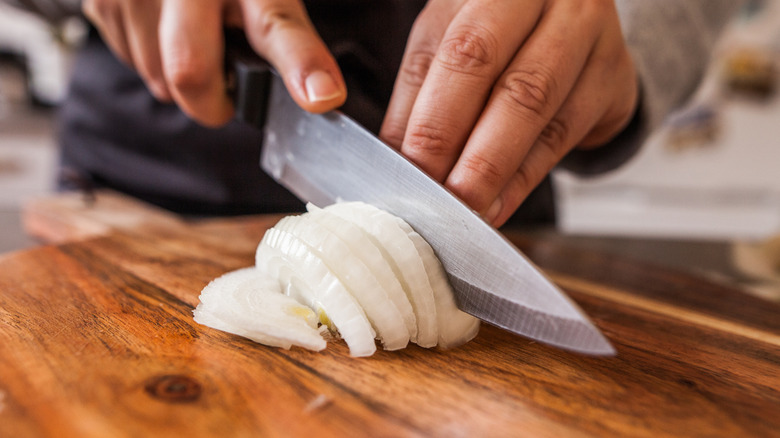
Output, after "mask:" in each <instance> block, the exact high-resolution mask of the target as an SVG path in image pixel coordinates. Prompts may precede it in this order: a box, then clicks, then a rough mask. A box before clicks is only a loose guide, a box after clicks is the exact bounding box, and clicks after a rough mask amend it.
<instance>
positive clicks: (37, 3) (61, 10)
mask: <svg viewBox="0 0 780 438" xmlns="http://www.w3.org/2000/svg"><path fill="white" fill-rule="evenodd" d="M0 3H7V4H9V5H11V6H15V7H18V8H21V9H24V10H26V11H29V12H32V13H34V14H36V15H39V16H40V17H42V18H43V19H45V20H46V21H49V22H51V23H60V22H62V21H63V20H65V19H66V18H69V17H73V16H78V15H80V14H81V0H0Z"/></svg>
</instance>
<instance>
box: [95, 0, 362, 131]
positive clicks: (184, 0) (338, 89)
mask: <svg viewBox="0 0 780 438" xmlns="http://www.w3.org/2000/svg"><path fill="white" fill-rule="evenodd" d="M82 9H83V11H84V14H85V15H86V16H87V18H88V19H89V20H90V21H91V22H92V24H94V25H95V27H96V28H97V29H98V30H99V32H100V34H101V36H102V37H103V39H104V40H105V41H106V43H107V44H108V45H109V47H110V48H111V49H112V50H113V51H114V53H115V54H116V55H117V57H118V58H119V59H121V60H122V61H124V62H125V63H126V64H128V65H129V66H131V67H132V68H134V69H135V70H136V71H137V72H138V73H139V75H140V76H141V78H142V79H143V80H144V82H145V83H146V85H147V87H148V88H149V91H150V92H151V93H152V94H153V95H154V96H155V97H156V98H158V99H159V100H161V101H168V102H170V101H173V102H175V103H176V104H177V105H178V106H179V108H181V109H182V110H183V111H184V112H185V113H186V114H188V115H189V116H190V117H192V118H193V119H195V120H196V121H198V122H200V123H201V124H203V125H206V126H220V125H223V124H225V123H227V122H228V121H229V120H230V119H231V118H232V117H233V113H234V108H233V104H232V102H231V101H230V99H229V97H228V96H227V94H226V92H225V74H224V71H223V68H224V33H223V29H224V28H225V27H226V26H228V27H241V28H243V29H244V31H245V33H246V35H247V39H248V40H249V42H250V44H251V45H252V47H253V48H254V49H255V51H256V52H257V53H258V54H259V55H260V56H262V57H264V58H265V59H266V60H267V61H268V62H269V63H270V64H271V65H273V66H274V68H275V69H276V70H277V71H278V72H279V74H280V75H281V77H282V79H283V80H284V82H285V85H286V87H287V89H288V90H289V92H290V94H291V95H292V97H293V99H294V100H295V101H296V102H297V103H298V105H300V106H301V108H303V109H305V110H307V111H311V112H325V111H329V110H331V109H334V108H337V107H339V106H341V105H342V104H343V103H344V101H345V100H346V97H347V92H346V85H345V84H344V79H343V78H342V76H341V71H340V70H339V68H338V65H337V64H336V61H335V59H334V58H333V56H332V55H331V54H330V52H329V51H328V49H327V47H326V46H325V44H324V43H323V42H322V40H321V39H320V37H319V35H318V34H317V31H316V30H315V29H314V27H313V25H312V24H311V21H310V20H309V17H308V15H307V13H306V10H305V8H304V6H303V4H302V3H301V1H300V0H145V1H141V0H84V1H83V3H82Z"/></svg>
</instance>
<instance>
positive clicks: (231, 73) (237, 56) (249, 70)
mask: <svg viewBox="0 0 780 438" xmlns="http://www.w3.org/2000/svg"><path fill="white" fill-rule="evenodd" d="M225 74H226V75H225V76H226V82H227V83H226V88H227V93H228V95H229V96H230V97H231V98H232V99H233V104H234V106H235V109H236V118H237V119H238V120H241V121H243V122H245V123H249V124H250V125H252V126H255V127H257V128H260V129H263V127H264V126H265V116H266V112H267V109H268V93H269V91H270V86H271V75H272V74H274V72H273V69H272V68H271V66H270V64H268V62H267V61H266V60H264V59H263V58H261V57H260V56H259V55H258V54H257V53H255V51H254V50H253V49H252V46H250V45H249V41H247V39H246V36H245V35H244V32H243V31H242V30H240V29H226V30H225Z"/></svg>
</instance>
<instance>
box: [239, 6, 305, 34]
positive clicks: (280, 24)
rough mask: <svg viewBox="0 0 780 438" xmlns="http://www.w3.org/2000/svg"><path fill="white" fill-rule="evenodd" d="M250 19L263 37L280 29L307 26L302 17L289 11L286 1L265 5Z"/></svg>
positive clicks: (253, 26) (252, 25)
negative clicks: (285, 4)
mask: <svg viewBox="0 0 780 438" xmlns="http://www.w3.org/2000/svg"><path fill="white" fill-rule="evenodd" d="M250 21H251V22H252V24H251V27H252V28H253V29H257V31H258V32H259V35H260V36H261V37H262V38H267V37H269V36H270V35H273V34H275V33H277V31H279V30H283V29H289V28H296V27H306V23H305V22H304V21H303V19H302V17H300V16H298V15H296V14H293V13H292V12H291V11H289V10H288V8H286V7H284V3H279V4H278V5H275V6H267V7H265V8H264V9H262V10H261V11H260V12H259V13H258V14H257V15H255V16H253V17H251V18H250Z"/></svg>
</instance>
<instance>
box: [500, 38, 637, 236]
mask: <svg viewBox="0 0 780 438" xmlns="http://www.w3.org/2000/svg"><path fill="white" fill-rule="evenodd" d="M617 64H618V65H616V63H614V62H605V63H602V62H591V63H590V64H589V65H588V67H587V68H586V69H585V71H584V72H583V74H582V75H581V77H580V80H579V81H578V83H577V85H576V86H575V88H574V89H573V90H572V92H571V94H570V95H569V97H568V98H567V99H566V101H565V102H564V104H563V105H562V106H561V108H560V110H559V111H558V113H557V114H556V115H555V117H553V119H552V120H551V121H550V123H549V124H548V125H547V126H546V127H545V129H544V130H543V131H542V133H541V135H540V136H539V137H538V138H537V139H536V141H535V142H534V145H533V146H532V147H531V148H530V150H529V151H528V153H527V154H526V156H525V157H524V159H523V162H522V163H521V164H520V166H519V167H518V169H517V171H516V172H515V173H514V174H513V175H512V176H511V178H510V179H509V181H508V182H507V183H506V185H505V186H504V187H503V189H502V190H501V192H500V193H499V195H498V196H497V197H496V200H495V201H493V204H492V205H491V207H489V208H488V212H487V213H486V215H485V217H486V219H487V220H488V221H490V222H491V223H493V224H494V225H495V226H500V225H501V224H503V223H504V222H506V220H507V219H509V217H510V216H511V215H512V214H513V213H514V212H515V210H517V208H518V207H519V206H520V204H521V203H522V202H523V201H524V200H525V199H526V197H527V196H528V195H529V194H530V193H531V191H532V190H533V189H534V188H535V187H536V186H537V185H539V183H540V182H541V181H542V180H543V179H544V178H545V177H546V176H547V174H548V173H549V172H550V171H551V170H552V169H553V167H554V166H555V165H556V164H557V163H558V162H559V161H560V160H561V159H563V157H564V156H565V155H566V154H567V153H569V151H571V150H572V149H573V148H574V147H576V146H577V145H579V144H582V142H583V141H588V139H594V140H595V139H598V140H599V141H601V142H606V141H608V140H609V139H611V138H612V137H614V136H615V135H616V134H617V133H618V132H620V131H621V130H622V129H623V128H624V127H625V125H626V124H627V123H628V122H629V121H630V118H631V115H632V114H633V112H634V108H635V106H636V101H637V94H638V92H637V86H636V85H637V83H636V76H635V74H634V70H633V64H632V63H631V61H630V57H629V55H628V54H627V53H625V54H624V55H623V56H621V57H620V58H619V60H618V62H617ZM621 64H622V65H621ZM614 71H617V72H619V73H618V74H617V75H610V74H609V73H610V72H614Z"/></svg>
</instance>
